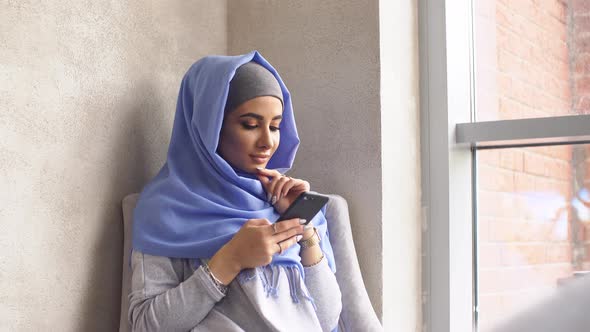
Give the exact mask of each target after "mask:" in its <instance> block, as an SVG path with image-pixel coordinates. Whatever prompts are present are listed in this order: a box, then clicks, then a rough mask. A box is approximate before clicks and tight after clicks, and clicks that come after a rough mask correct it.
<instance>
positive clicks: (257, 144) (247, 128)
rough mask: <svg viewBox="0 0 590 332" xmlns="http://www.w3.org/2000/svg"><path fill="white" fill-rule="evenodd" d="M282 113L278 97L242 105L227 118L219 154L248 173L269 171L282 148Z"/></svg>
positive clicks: (267, 97) (265, 98)
mask: <svg viewBox="0 0 590 332" xmlns="http://www.w3.org/2000/svg"><path fill="white" fill-rule="evenodd" d="M282 114H283V106H282V103H281V101H280V100H279V99H278V98H276V97H272V96H262V97H256V98H253V99H250V100H248V101H246V102H244V103H242V104H241V105H239V106H238V107H236V108H235V109H234V110H233V111H230V112H228V113H227V114H226V115H225V117H224V119H223V124H222V126H221V133H220V137H219V147H218V148H217V153H218V154H219V155H220V156H221V157H222V158H223V159H225V161H227V162H228V163H229V164H230V165H232V166H233V167H235V168H238V169H241V170H242V171H245V172H249V173H256V167H262V168H265V167H266V164H268V161H269V160H270V157H272V155H273V154H274V153H275V151H276V150H277V148H278V147H279V141H280V140H281V134H280V132H279V125H280V123H281V119H282Z"/></svg>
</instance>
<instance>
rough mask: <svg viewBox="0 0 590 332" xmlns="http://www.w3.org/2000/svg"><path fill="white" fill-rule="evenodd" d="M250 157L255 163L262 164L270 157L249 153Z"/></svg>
mask: <svg viewBox="0 0 590 332" xmlns="http://www.w3.org/2000/svg"><path fill="white" fill-rule="evenodd" d="M250 158H252V160H254V162H255V163H257V164H264V163H265V162H267V161H268V159H269V158H270V157H268V156H264V157H263V156H252V155H251V156H250Z"/></svg>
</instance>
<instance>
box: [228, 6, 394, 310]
mask: <svg viewBox="0 0 590 332" xmlns="http://www.w3.org/2000/svg"><path fill="white" fill-rule="evenodd" d="M254 48H256V49H258V50H259V51H260V52H261V53H262V54H263V55H264V56H265V57H266V58H267V59H268V60H269V61H270V62H271V63H272V64H273V65H274V66H275V67H276V68H277V69H278V71H279V73H280V74H281V77H282V78H283V79H284V80H285V82H286V84H287V86H288V87H289V90H290V91H291V93H292V95H293V107H294V111H295V117H296V120H297V126H298V130H299V135H300V138H301V146H300V148H299V152H298V154H297V159H296V161H295V165H294V168H293V174H294V176H297V177H302V178H305V179H307V180H309V181H310V183H311V185H312V189H314V190H317V191H320V192H326V193H337V194H340V195H342V196H344V197H345V198H346V199H347V200H348V202H349V207H350V213H351V219H352V221H351V222H352V231H353V233H354V237H355V245H356V249H357V254H358V257H359V260H360V265H361V269H362V271H363V277H364V280H365V284H366V287H367V291H368V293H369V296H370V298H371V301H372V303H373V307H374V308H375V310H376V312H377V314H378V316H379V317H381V313H382V284H383V282H382V261H383V241H382V237H383V235H382V188H381V187H382V186H381V172H382V167H381V166H382V165H381V144H382V143H381V108H380V97H379V96H380V82H379V79H380V64H379V8H378V1H375V0H363V1H352V0H345V1H343V0H326V1H263V0H249V1H237V0H230V1H228V52H229V53H230V54H239V53H243V52H247V51H249V50H251V49H254ZM392 171H393V172H395V170H392ZM344 291H346V290H344Z"/></svg>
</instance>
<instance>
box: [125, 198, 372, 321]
mask: <svg viewBox="0 0 590 332" xmlns="http://www.w3.org/2000/svg"><path fill="white" fill-rule="evenodd" d="M328 196H330V201H329V202H328V205H327V207H326V219H327V220H328V232H329V234H330V243H331V244H332V248H333V249H334V259H335V261H336V280H337V281H338V285H339V286H340V290H341V293H342V313H341V314H340V321H339V331H340V332H343V331H382V330H383V328H382V326H381V323H380V322H379V319H378V318H377V315H376V314H375V311H374V310H373V306H372V305H371V302H370V301H369V296H368V295H367V291H366V289H365V285H364V282H363V278H362V275H361V270H360V267H359V264H358V259H357V256H356V251H355V248H354V242H353V238H352V231H351V228H350V217H349V214H348V204H347V203H346V200H345V199H344V198H343V197H341V196H338V195H328ZM138 198H139V194H130V195H128V196H126V197H125V198H124V199H123V223H124V225H123V229H124V232H125V234H124V237H123V238H124V244H123V248H124V251H123V282H122V287H121V289H122V292H121V317H120V327H119V331H120V332H127V331H130V330H131V328H130V326H129V323H128V321H127V312H128V309H129V299H128V294H129V288H130V280H131V270H130V268H129V254H130V252H131V227H132V222H133V209H134V208H135V205H136V204H137V199H138Z"/></svg>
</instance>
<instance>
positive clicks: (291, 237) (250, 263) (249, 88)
mask: <svg viewBox="0 0 590 332" xmlns="http://www.w3.org/2000/svg"><path fill="white" fill-rule="evenodd" d="M298 145H299V138H298V136H297V130H296V127H295V121H294V118H293V112H292V105H291V99H290V94H289V91H288V90H287V88H286V87H285V85H284V83H283V82H282V80H281V78H280V77H279V75H278V74H277V72H276V71H275V69H274V68H273V67H272V66H271V65H270V64H269V63H268V62H267V61H266V60H265V59H264V58H263V57H262V56H261V55H260V54H259V53H258V52H257V51H252V52H250V53H248V54H244V55H239V56H208V57H205V58H203V59H201V60H199V61H197V62H196V63H195V64H193V65H192V66H191V68H190V69H189V70H188V72H187V73H186V74H185V76H184V78H183V80H182V84H181V87H180V93H179V97H178V103H177V109H176V115H175V120H174V127H173V131H172V138H171V141H170V146H169V149H168V156H167V160H166V163H165V164H164V166H163V167H162V169H161V170H160V172H159V173H158V174H157V175H156V177H155V178H154V179H153V180H152V181H151V182H150V183H149V184H148V185H147V186H146V187H145V188H144V190H143V191H142V193H141V195H140V198H139V201H138V204H137V207H136V208H135V211H134V226H133V253H132V255H131V266H132V283H131V293H130V295H129V298H130V308H129V320H130V322H131V325H132V327H133V330H136V331H156V330H162V331H188V330H192V331H302V330H307V331H334V330H337V324H338V318H339V315H340V311H341V308H342V304H341V301H340V295H341V294H340V289H339V287H338V284H337V282H336V278H335V276H334V272H335V265H334V258H333V253H332V248H331V246H330V242H329V239H328V232H327V225H326V219H325V217H324V211H321V212H320V213H318V214H317V215H316V216H315V217H314V218H313V220H311V223H310V224H309V225H310V226H306V227H304V226H303V225H302V224H303V223H305V221H304V220H299V219H292V220H286V221H282V222H280V223H274V221H275V220H277V219H278V217H279V215H280V214H281V213H282V212H284V211H285V209H286V208H287V207H288V206H289V205H290V204H291V203H292V202H293V201H294V200H295V198H296V197H297V196H298V195H299V194H301V193H302V192H305V191H309V189H310V186H309V183H308V182H306V181H303V180H300V179H294V178H291V177H288V176H284V175H283V173H285V172H286V171H287V170H289V169H290V167H291V165H292V163H293V160H294V157H295V153H296V151H297V148H298ZM311 225H313V226H311Z"/></svg>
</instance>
